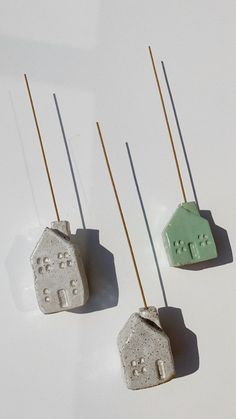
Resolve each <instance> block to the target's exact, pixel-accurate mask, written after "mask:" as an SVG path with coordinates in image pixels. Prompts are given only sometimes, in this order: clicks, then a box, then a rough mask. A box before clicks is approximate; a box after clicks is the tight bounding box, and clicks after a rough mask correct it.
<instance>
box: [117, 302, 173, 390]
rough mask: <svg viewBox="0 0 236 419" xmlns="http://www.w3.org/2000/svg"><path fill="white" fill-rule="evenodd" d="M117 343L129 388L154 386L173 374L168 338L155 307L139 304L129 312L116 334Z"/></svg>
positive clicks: (136, 388)
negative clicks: (128, 316) (123, 324)
mask: <svg viewBox="0 0 236 419" xmlns="http://www.w3.org/2000/svg"><path fill="white" fill-rule="evenodd" d="M118 347H119V351H120V356H121V362H122V365H123V369H124V375H125V380H126V384H127V386H128V388H130V389H132V390H138V389H142V388H147V387H152V386H156V385H158V384H162V383H165V382H166V381H169V380H170V379H171V378H173V377H174V376H175V368H174V362H173V356H172V352H171V347H170V342H169V338H168V336H167V335H166V334H165V333H164V332H163V330H162V329H161V325H160V321H159V317H158V312H157V309H156V308H155V307H148V308H147V309H145V308H141V309H139V313H133V314H132V315H131V316H130V318H129V320H128V321H127V323H126V324H125V326H124V328H123V329H122V330H121V332H120V333H119V335H118Z"/></svg>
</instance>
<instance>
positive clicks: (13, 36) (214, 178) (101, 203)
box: [0, 0, 236, 419]
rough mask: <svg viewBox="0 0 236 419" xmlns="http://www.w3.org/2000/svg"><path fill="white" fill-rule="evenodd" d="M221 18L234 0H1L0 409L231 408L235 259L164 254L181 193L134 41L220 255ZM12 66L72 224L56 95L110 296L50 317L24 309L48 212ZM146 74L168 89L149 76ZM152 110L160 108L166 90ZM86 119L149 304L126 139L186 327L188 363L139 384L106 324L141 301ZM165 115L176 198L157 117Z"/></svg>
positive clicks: (234, 225) (226, 41) (131, 412)
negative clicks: (109, 275)
mask: <svg viewBox="0 0 236 419" xmlns="http://www.w3.org/2000/svg"><path fill="white" fill-rule="evenodd" d="M235 18H236V5H235V1H229V0H227V1H215V0H214V1H213V0H212V1H210V0H207V1H198V2H196V1H189V0H188V1H187V0H185V1H183V0H182V1H181V0H180V1H165V2H164V1H160V0H159V1H154V0H153V1H152V0H150V1H140V0H138V1H137V0H136V1H131V0H126V1H124V0H120V1H114V0H113V1H109V0H107V1H104V0H94V1H88V0H83V1H78V0H68V1H55V0H51V1H45V0H41V1H40V2H36V1H29V0H25V1H22V0H19V1H13V0H8V1H7V2H6V1H3V0H2V1H1V2H0V33H1V35H0V57H1V64H0V109H1V112H0V115H1V123H0V137H1V145H2V147H1V157H0V159H1V163H0V179H1V196H2V200H1V223H2V226H1V232H2V234H1V244H0V247H1V265H0V277H1V282H0V283H1V292H0V306H1V316H0V330H1V358H0V366H1V369H0V380H1V393H0V394H1V418H2V419H16V418H19V419H62V418H63V419H64V418H68V419H75V418H80V419H85V418H86V419H94V418H101V419H110V418H114V419H115V418H117V419H126V418H127V419H134V418H135V419H141V418H142V417H144V416H145V417H148V418H150V419H154V418H157V417H160V418H162V419H170V418H181V419H189V418H191V419H199V418H201V419H222V418H223V417H224V418H225V419H233V418H235V415H236V406H235V384H236V379H235V375H236V362H235V353H236V339H235V326H234V325H235V320H236V319H235V316H236V313H235V292H236V281H235V279H236V275H235V264H234V263H230V264H224V265H222V266H217V267H215V268H211V269H204V270H201V271H188V270H177V269H174V268H170V267H169V266H168V262H167V260H166V256H165V253H164V249H163V246H162V242H161V239H160V234H161V231H162V229H163V227H164V226H165V224H166V222H167V221H168V219H169V218H170V216H171V214H172V213H173V211H174V210H175V208H176V206H177V204H178V203H179V202H180V201H181V195H180V190H179V185H178V181H177V178H176V171H175V166H174V162H173V158H172V154H171V149H170V145H169V143H168V138H167V133H166V128H165V125H164V120H163V114H162V111H161V108H160V101H159V98H158V96H157V92H156V87H155V84H154V78H153V73H152V69H151V65H150V59H149V56H148V52H147V46H148V45H149V44H150V45H152V48H153V52H154V55H155V57H156V58H157V59H158V60H161V59H163V60H164V61H165V64H166V68H167V72H168V76H169V79H170V83H171V86H172V90H173V94H174V98H175V102H176V106H177V111H178V114H179V118H180V123H181V127H182V131H183V136H184V140H185V145H186V147H187V150H188V155H189V160H190V164H191V168H192V172H193V175H194V179H195V186H196V190H197V194H198V198H199V203H200V206H201V209H204V210H206V209H207V210H211V212H212V215H213V217H214V220H215V222H216V224H217V225H219V226H221V227H223V228H224V229H226V230H227V232H228V235H229V240H230V243H231V248H232V252H233V254H234V252H235V246H236V239H235V231H236V221H235V220H236V218H235V201H236V194H235V187H234V186H235V138H236V129H235V107H236V99H235V74H236V59H235V58H236V57H235V24H236V19H235ZM24 72H26V73H27V74H28V77H29V81H30V82H31V88H32V92H33V96H34V99H35V104H36V107H37V112H38V116H39V120H40V124H41V129H42V133H43V137H44V141H45V148H46V151H47V155H48V160H49V164H50V169H51V174H52V178H53V183H54V187H55V191H56V195H57V199H58V203H59V208H60V214H61V217H62V219H63V218H64V219H68V220H69V221H70V223H71V228H72V231H75V230H76V228H81V220H80V216H79V212H78V206H77V202H76V198H75V194H74V189H73V184H72V181H71V177H70V171H69V166H68V161H67V158H66V155H65V150H64V145H63V141H62V137H61V132H60V127H59V124H58V119H57V115H56V112H55V106H54V103H53V99H52V93H53V92H56V94H57V98H58V101H59V105H60V108H61V113H62V118H63V122H64V127H65V130H66V134H67V138H68V141H69V144H70V148H71V154H72V159H73V162H74V165H75V173H76V178H77V182H78V188H79V191H80V196H81V201H82V205H83V211H84V216H85V220H86V225H87V227H88V228H90V229H95V230H99V232H100V233H99V234H100V243H101V244H102V245H103V246H104V247H105V248H106V249H108V250H109V251H110V252H111V253H112V254H113V255H114V261H115V269H116V275H117V281H118V286H119V301H118V305H117V306H116V307H113V308H109V309H105V310H99V311H95V312H91V313H87V314H76V313H66V312H65V313H61V314H56V315H50V316H44V315H43V314H42V313H41V312H40V311H39V309H38V307H37V302H36V298H35V293H34V286H33V276H32V271H31V267H30V264H29V255H30V253H31V252H32V250H33V248H34V246H35V244H36V242H37V240H38V238H39V237H40V235H41V232H42V230H43V229H44V228H45V226H47V225H50V222H51V221H52V220H53V219H54V217H55V215H54V211H53V207H52V202H51V197H50V193H49V188H48V184H47V179H46V176H45V170H44V167H43V164H42V159H41V155H40V149H39V144H38V139H37V136H36V131H35V127H34V122H33V119H32V113H31V109H30V106H29V102H28V98H27V95H26V89H25V85H24V80H23V73H24ZM161 81H162V85H163V89H164V94H165V97H166V98H168V96H167V94H166V87H165V85H164V80H163V75H162V74H161ZM167 108H168V110H169V112H170V113H171V107H170V103H169V101H168V100H167ZM171 115H172V113H171ZM96 120H99V121H100V122H101V126H102V128H103V133H104V139H105V142H106V144H107V149H108V152H109V156H110V160H111V163H112V166H113V170H114V176H115V179H116V182H117V188H118V190H119V193H120V198H121V201H122V204H123V208H124V212H125V216H126V219H127V223H128V225H129V230H130V235H131V238H132V242H133V246H134V248H135V252H136V256H137V261H138V264H139V267H140V272H141V275H142V279H143V283H144V287H145V292H146V295H147V299H148V303H149V304H150V305H156V306H157V307H161V306H163V304H164V303H163V298H162V294H161V289H160V284H159V280H158V276H157V273H156V267H155V264H154V260H153V255H152V252H151V248H150V244H149V241H148V237H147V233H146V230H145V226H144V222H143V218H142V214H141V211H140V205H139V202H138V199H137V194H136V191H135V187H134V182H133V179H132V176H131V172H130V166H129V163H128V158H127V153H126V149H125V145H124V142H125V141H128V142H129V145H130V148H131V152H132V156H133V160H134V163H135V168H136V173H137V177H138V179H139V183H140V188H141V192H142V195H143V200H144V204H145V207H146V211H147V215H148V218H149V223H150V227H151V230H152V233H153V237H154V241H155V245H156V249H157V254H158V258H159V263H160V267H161V271H162V275H163V281H164V285H165V290H166V294H167V299H168V303H169V305H170V306H173V307H177V308H180V309H181V310H182V313H183V317H184V320H185V324H186V327H188V328H189V329H190V330H191V331H192V332H194V333H195V334H196V336H197V342H198V351H199V361H200V365H199V369H198V370H197V371H196V372H195V373H193V374H189V375H186V376H183V377H181V378H177V379H175V380H172V381H171V382H169V383H167V384H164V385H162V386H159V387H155V388H152V389H148V390H144V391H136V392H132V391H130V390H128V389H127V388H126V385H125V383H124V382H123V379H122V374H121V368H120V359H119V354H118V350H117V347H116V337H117V334H118V332H119V330H120V329H121V328H122V327H123V325H124V323H125V322H126V320H127V319H128V317H129V316H130V315H131V313H133V312H134V311H136V310H137V309H138V308H139V307H140V306H141V305H142V301H141V299H140V294H139V290H138V287H137V285H136V279H135V274H134V270H133V266H132V263H131V259H130V255H129V252H128V247H127V244H126V240H125V236H124V233H123V229H122V225H121V221H120V218H119V214H118V210H117V207H116V203H115V201H114V196H113V192H112V189H111V185H110V181H109V178H108V174H107V169H106V167H105V164H104V159H103V155H102V152H101V148H100V144H99V140H98V135H97V132H96V126H95V121H96ZM171 122H172V126H173V133H174V135H175V138H176V142H177V145H178V146H177V148H178V151H179V153H180V161H181V165H182V170H183V175H184V179H185V182H186V189H187V193H188V198H189V200H191V199H192V192H191V188H190V184H189V180H188V176H187V171H186V168H185V164H184V160H183V158H182V153H181V149H180V146H179V139H178V137H177V133H176V129H175V126H174V123H173V118H172V116H171ZM176 333H177V334H178V331H176ZM182 349H183V351H184V348H182ZM180 355H181V354H180ZM190 358H191V354H190Z"/></svg>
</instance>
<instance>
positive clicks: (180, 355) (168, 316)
mask: <svg viewBox="0 0 236 419" xmlns="http://www.w3.org/2000/svg"><path fill="white" fill-rule="evenodd" d="M158 314H159V319H160V323H161V325H162V328H163V330H164V332H165V333H166V334H167V336H168V337H169V339H170V345H171V349H172V354H173V358H174V364H175V373H176V378H179V377H184V376H186V375H190V374H193V373H194V372H196V371H197V370H198V369H199V353H198V345H197V336H196V335H195V333H193V332H192V331H191V330H189V329H188V328H187V327H186V326H185V323H184V319H183V314H182V311H181V309H180V308H176V307H161V308H159V309H158Z"/></svg>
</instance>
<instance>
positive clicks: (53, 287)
mask: <svg viewBox="0 0 236 419" xmlns="http://www.w3.org/2000/svg"><path fill="white" fill-rule="evenodd" d="M31 265H32V268H33V271H34V278H35V290H36V295H37V300H38V304H39V307H40V309H41V310H42V312H43V313H45V314H49V313H55V312H58V311H63V310H70V309H73V308H76V307H80V306H82V305H84V304H85V303H86V301H87V299H88V296H89V291H88V284H87V278H86V275H85V271H84V267H83V262H82V259H81V256H80V254H79V250H78V249H77V248H76V246H75V244H74V243H72V242H71V238H70V226H69V223H68V222H67V221H59V222H53V223H52V227H51V228H46V229H45V230H44V232H43V234H42V236H41V238H40V239H39V241H38V243H37V245H36V247H35V249H34V251H33V253H32V256H31Z"/></svg>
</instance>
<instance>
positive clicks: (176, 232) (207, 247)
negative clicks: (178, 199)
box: [162, 202, 217, 266]
mask: <svg viewBox="0 0 236 419" xmlns="http://www.w3.org/2000/svg"><path fill="white" fill-rule="evenodd" d="M162 236H163V241H164V246H165V249H166V253H167V256H168V259H169V263H170V265H171V266H184V265H189V264H192V263H197V262H203V261H206V260H210V259H214V258H216V257H217V250H216V245H215V242H214V238H213V235H212V232H211V228H210V225H209V223H208V221H207V220H206V219H205V218H203V217H201V215H200V213H199V211H198V208H197V205H196V203H195V202H186V203H183V204H180V205H179V206H178V208H177V210H176V211H175V213H174V215H173V217H172V218H171V220H170V221H169V223H168V225H167V226H166V228H165V229H164V231H163V233H162Z"/></svg>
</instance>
